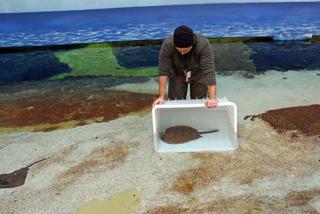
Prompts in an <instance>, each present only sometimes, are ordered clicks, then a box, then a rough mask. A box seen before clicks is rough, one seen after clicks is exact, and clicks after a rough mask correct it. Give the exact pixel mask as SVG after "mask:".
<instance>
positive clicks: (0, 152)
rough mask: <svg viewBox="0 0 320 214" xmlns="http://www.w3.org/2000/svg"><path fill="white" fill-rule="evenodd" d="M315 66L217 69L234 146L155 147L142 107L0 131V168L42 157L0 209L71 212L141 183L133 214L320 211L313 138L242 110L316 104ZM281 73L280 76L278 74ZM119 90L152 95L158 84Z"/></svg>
mask: <svg viewBox="0 0 320 214" xmlns="http://www.w3.org/2000/svg"><path fill="white" fill-rule="evenodd" d="M317 73H320V72H319V71H301V72H296V71H289V72H286V73H279V72H276V71H269V72H267V73H266V74H264V75H260V76H257V77H256V78H254V79H243V78H242V77H237V76H227V77H225V76H224V77H223V76H218V81H217V82H218V94H219V97H223V96H225V97H227V98H228V99H229V100H230V101H232V102H235V103H236V104H237V106H238V113H239V117H238V125H239V129H238V142H239V144H240V147H239V149H238V150H237V151H234V152H221V153H174V154H157V153H155V152H154V150H153V138H152V126H151V114H150V112H149V113H147V114H143V115H128V116H123V117H121V118H118V119H115V120H112V121H109V122H101V123H94V124H90V125H84V126H78V127H75V128H70V129H62V130H54V131H49V132H16V133H11V134H1V135H0V157H1V158H0V169H1V171H0V173H9V172H11V171H14V170H16V169H18V168H21V167H24V166H26V165H28V164H29V163H31V162H34V161H37V160H39V159H41V158H44V157H50V159H49V160H47V161H45V162H42V163H39V164H38V165H35V166H33V167H31V168H30V170H29V174H28V176H27V179H26V183H25V184H24V185H23V186H21V187H17V188H13V189H0V198H1V203H0V213H4V214H7V213H26V214H28V213H30V214H31V213H32V214H35V213H49V214H50V213H75V212H76V211H77V209H78V208H79V207H80V206H81V205H82V204H83V203H85V202H87V201H90V200H93V199H105V198H107V197H110V196H112V195H113V194H115V193H117V192H120V191H123V190H126V189H131V188H140V191H141V207H140V209H138V210H137V211H136V213H248V212H250V213H294V212H300V213H301V212H305V213H317V212H320V156H319V154H320V139H319V138H318V136H309V137H304V136H299V137H298V138H296V139H292V138H291V137H290V135H286V134H285V133H284V134H279V133H277V132H276V131H275V130H273V129H272V128H271V127H270V126H269V125H268V124H267V123H265V122H264V121H262V120H260V119H257V120H255V121H250V120H243V118H244V116H246V115H253V114H259V113H263V112H265V111H267V110H270V109H276V108H282V107H290V106H299V105H310V104H319V103H320V93H319V91H320V84H319V82H320V76H317V75H316V74H317ZM283 77H286V79H283ZM115 88H117V89H119V90H124V89H130V90H131V91H143V92H156V91H157V85H156V82H155V81H154V80H153V79H151V80H150V81H149V82H147V83H144V84H124V85H120V86H117V87H115Z"/></svg>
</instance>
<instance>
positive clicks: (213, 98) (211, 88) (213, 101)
mask: <svg viewBox="0 0 320 214" xmlns="http://www.w3.org/2000/svg"><path fill="white" fill-rule="evenodd" d="M208 94H209V99H208V100H206V102H205V103H204V104H205V105H206V106H207V107H208V108H215V107H217V106H218V100H217V87H216V85H208Z"/></svg>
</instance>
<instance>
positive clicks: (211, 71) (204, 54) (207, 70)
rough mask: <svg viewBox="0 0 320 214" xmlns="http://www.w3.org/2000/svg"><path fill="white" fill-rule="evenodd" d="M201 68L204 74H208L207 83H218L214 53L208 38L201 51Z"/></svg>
mask: <svg viewBox="0 0 320 214" xmlns="http://www.w3.org/2000/svg"><path fill="white" fill-rule="evenodd" d="M200 68H201V71H202V72H203V74H204V75H206V76H207V79H208V83H207V84H208V85H216V69H215V61H214V54H213V50H212V47H211V45H210V43H209V41H208V40H207V43H206V44H205V45H204V47H203V48H202V50H201V52H200Z"/></svg>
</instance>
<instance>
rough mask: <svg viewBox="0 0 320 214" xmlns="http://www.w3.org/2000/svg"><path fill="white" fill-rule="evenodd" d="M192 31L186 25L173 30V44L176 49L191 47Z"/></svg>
mask: <svg viewBox="0 0 320 214" xmlns="http://www.w3.org/2000/svg"><path fill="white" fill-rule="evenodd" d="M193 40H194V38H193V30H192V29H191V28H189V27H188V26H186V25H181V26H179V27H177V28H176V29H175V30H174V34H173V42H174V46H176V47H178V48H188V47H190V46H192V45H193Z"/></svg>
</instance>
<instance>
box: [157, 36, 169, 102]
mask: <svg viewBox="0 0 320 214" xmlns="http://www.w3.org/2000/svg"><path fill="white" fill-rule="evenodd" d="M171 54H172V53H171V52H170V48H168V45H167V44H166V41H164V42H163V44H162V45H161V49H160V54H159V71H158V75H159V97H158V98H157V99H156V100H155V101H154V102H153V106H154V105H157V104H161V103H163V101H164V99H165V94H166V89H167V82H168V76H169V75H170V71H171V70H172V60H171Z"/></svg>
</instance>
